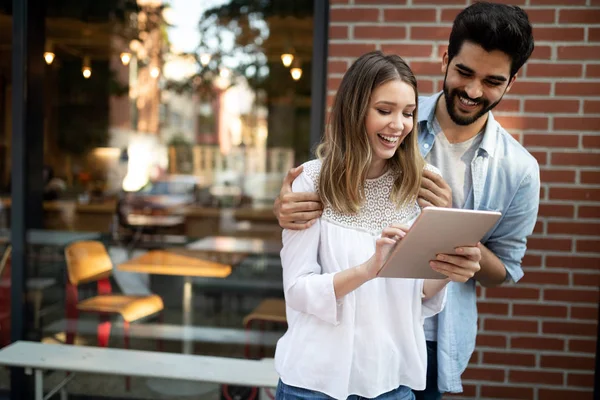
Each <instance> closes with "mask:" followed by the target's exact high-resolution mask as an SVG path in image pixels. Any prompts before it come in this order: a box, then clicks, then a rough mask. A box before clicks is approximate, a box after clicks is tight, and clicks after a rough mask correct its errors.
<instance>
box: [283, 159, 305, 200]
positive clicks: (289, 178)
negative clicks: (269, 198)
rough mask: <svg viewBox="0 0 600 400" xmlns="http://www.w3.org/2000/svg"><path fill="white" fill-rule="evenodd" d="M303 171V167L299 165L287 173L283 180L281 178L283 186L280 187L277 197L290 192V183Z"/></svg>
mask: <svg viewBox="0 0 600 400" xmlns="http://www.w3.org/2000/svg"><path fill="white" fill-rule="evenodd" d="M303 169H304V166H302V165H300V166H299V167H296V168H292V169H290V170H289V171H288V173H287V174H286V175H285V178H283V184H282V185H281V191H280V192H279V195H283V194H285V193H288V192H291V191H292V182H294V179H296V178H297V177H298V175H300V174H301V173H302V170H303Z"/></svg>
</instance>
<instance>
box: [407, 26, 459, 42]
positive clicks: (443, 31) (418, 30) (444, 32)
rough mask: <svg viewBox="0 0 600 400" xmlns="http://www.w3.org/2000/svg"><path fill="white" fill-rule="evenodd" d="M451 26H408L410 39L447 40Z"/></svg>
mask: <svg viewBox="0 0 600 400" xmlns="http://www.w3.org/2000/svg"><path fill="white" fill-rule="evenodd" d="M451 30H452V28H451V27H445V26H413V27H412V28H410V38H411V39H412V40H439V41H444V42H448V38H449V37H450V31H451Z"/></svg>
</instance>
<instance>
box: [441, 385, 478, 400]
mask: <svg viewBox="0 0 600 400" xmlns="http://www.w3.org/2000/svg"><path fill="white" fill-rule="evenodd" d="M457 396H458V398H459V399H465V398H468V399H476V398H477V397H476V396H477V386H475V385H469V384H464V383H463V391H462V393H444V398H446V397H448V398H452V397H457Z"/></svg>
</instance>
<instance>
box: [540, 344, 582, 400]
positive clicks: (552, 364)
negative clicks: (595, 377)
mask: <svg viewBox="0 0 600 400" xmlns="http://www.w3.org/2000/svg"><path fill="white" fill-rule="evenodd" d="M540 365H541V367H542V368H560V369H580V370H584V371H585V370H591V369H593V368H594V358H592V357H582V356H559V355H544V354H542V356H541V359H540ZM565 398H568V397H563V399H565Z"/></svg>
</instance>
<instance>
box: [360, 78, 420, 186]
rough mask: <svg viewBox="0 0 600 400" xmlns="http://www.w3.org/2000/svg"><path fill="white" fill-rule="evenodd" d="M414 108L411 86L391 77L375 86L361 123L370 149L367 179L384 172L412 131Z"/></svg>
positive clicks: (414, 97)
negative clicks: (363, 121) (370, 158)
mask: <svg viewBox="0 0 600 400" xmlns="http://www.w3.org/2000/svg"><path fill="white" fill-rule="evenodd" d="M416 107H417V104H416V96H415V91H414V89H413V88H412V87H411V86H410V85H409V84H407V83H405V82H403V81H401V80H399V79H395V80H393V81H389V82H386V83H384V84H383V85H381V86H379V87H378V88H376V89H375V90H374V91H373V93H372V95H371V100H370V102H369V110H368V111H367V118H366V121H365V126H366V130H367V136H368V138H369V144H370V145H371V150H372V155H373V158H372V162H371V168H370V171H369V174H368V175H369V178H374V177H377V176H379V175H380V174H382V173H383V172H384V171H385V163H386V161H387V160H389V159H390V158H392V157H393V156H394V154H395V153H396V150H398V147H399V146H400V144H401V143H402V141H403V140H404V139H405V138H406V136H407V135H408V134H409V133H410V132H411V131H412V128H413V124H414V118H413V113H414V111H415V109H416Z"/></svg>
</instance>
